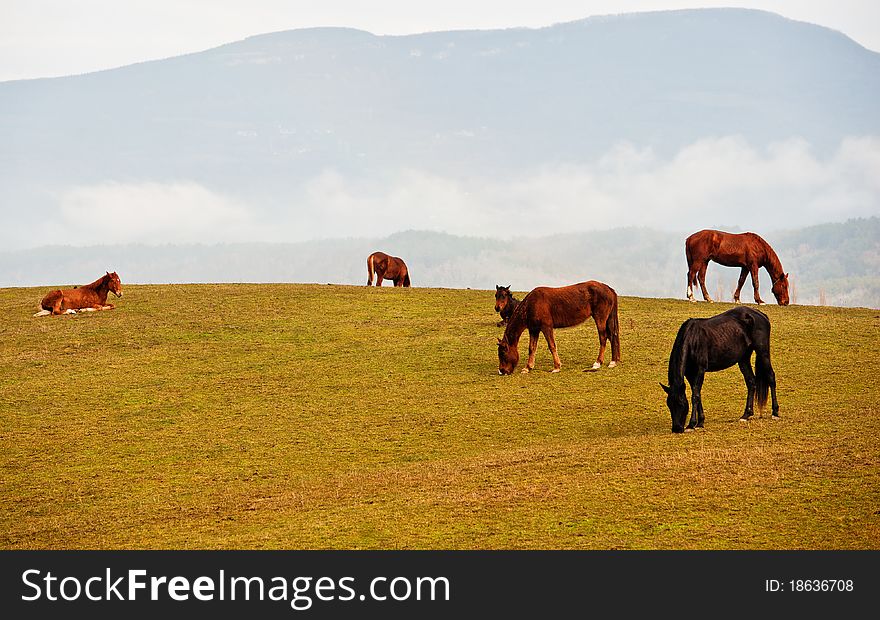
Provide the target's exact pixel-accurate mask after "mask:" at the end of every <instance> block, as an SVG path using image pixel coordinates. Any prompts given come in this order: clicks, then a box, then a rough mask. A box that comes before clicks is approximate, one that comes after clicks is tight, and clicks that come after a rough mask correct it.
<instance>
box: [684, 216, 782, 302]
mask: <svg viewBox="0 0 880 620" xmlns="http://www.w3.org/2000/svg"><path fill="white" fill-rule="evenodd" d="M684 250H685V255H686V256H687V262H688V274H687V297H688V299H690V300H691V301H696V299H694V286H696V284H697V281H698V279H699V283H700V288H701V289H702V291H703V299H705V300H706V301H710V302H711V301H712V298H711V297H709V293H708V292H707V291H706V267H707V266H708V265H709V261H710V260H713V261H715V262H716V263H718V264H720V265H724V266H725V267H740V268H741V271H740V274H739V284H737V286H736V291H735V292H734V293H733V301H734V302H735V303H739V292H740V291H741V290H742V287H743V284H745V281H746V276H748V275H749V274H751V276H752V286H754V288H755V302H756V303H759V304H763V303H764V302H763V301H762V300H761V295H760V294H759V293H758V269H760V268H761V267H763V268H764V269H766V270H767V273H769V274H770V278H771V279H772V280H773V295H774V296H775V297H776V301H777V302H778V303H779V305H780V306H787V305H788V274H787V273H785V272H784V271H783V269H782V263H781V262H779V257H778V256H776V252H774V251H773V248H771V247H770V244H769V243H767V242H766V241H764V240H763V239H762V238H761V237H759V236H758V235H756V234H755V233H750V232H746V233H740V234H734V233H727V232H722V231H720V230H701V231H700V232H697V233H694V234H692V235H691V236H690V237H688V238H687V240H686V241H685V245H684Z"/></svg>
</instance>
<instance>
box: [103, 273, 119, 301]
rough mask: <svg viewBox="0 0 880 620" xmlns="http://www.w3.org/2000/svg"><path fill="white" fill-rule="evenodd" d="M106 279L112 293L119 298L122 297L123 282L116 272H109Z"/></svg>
mask: <svg viewBox="0 0 880 620" xmlns="http://www.w3.org/2000/svg"><path fill="white" fill-rule="evenodd" d="M106 277H107V278H108V280H107V287H108V288H109V289H110V292H111V293H113V294H114V295H116V296H117V297H122V282H121V281H120V280H119V276H118V275H117V273H116V272H115V271H114V272H113V273H110V272H109V271H108V272H107V275H106Z"/></svg>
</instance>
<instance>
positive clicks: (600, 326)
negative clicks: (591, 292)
mask: <svg viewBox="0 0 880 620" xmlns="http://www.w3.org/2000/svg"><path fill="white" fill-rule="evenodd" d="M606 323H607V321H602V320H600V319H599V318H598V317H596V329H597V330H598V332H599V357H597V358H596V361H595V363H594V364H593V367H592V368H590V370H599V369H600V368H602V364H604V363H605V344H606V342H607V341H608V334H607V333H606V331H605V327H606Z"/></svg>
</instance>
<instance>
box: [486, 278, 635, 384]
mask: <svg viewBox="0 0 880 620" xmlns="http://www.w3.org/2000/svg"><path fill="white" fill-rule="evenodd" d="M591 316H592V317H593V320H594V321H596V330H597V331H598V332H599V357H598V358H597V359H596V363H595V364H593V367H592V368H591V369H590V370H598V369H599V368H601V367H602V364H603V362H604V361H605V343H606V341H607V339H609V338H610V339H611V363H610V364H608V367H609V368H613V367H614V366H616V365H617V364H618V363H619V362H620V333H619V332H620V328H619V324H618V320H617V293H615V292H614V289H612V288H611V287H610V286H608V285H607V284H602V283H601V282H596V281H595V280H590V281H589V282H581V283H580V284H572V285H571V286H563V287H560V288H549V287H546V286H539V287H538V288H536V289H533V290H532V291H531V292H530V293H529V294H528V295H526V296H525V297H524V298H523V300H522V301H521V302H520V304H519V306H517V308H516V310H515V311H514V313H513V315H512V316H511V317H510V319H509V320H508V322H507V328H506V329H505V330H504V336H503V337H502V338H499V339H498V374H499V375H509V374H512V373H513V371H514V370H515V369H516V365H517V364H518V363H519V339H520V336H522V333H523V332H524V331H525V330H527V329H528V330H529V361H528V363H527V364H526V367H525V368H524V369H523V371H522V372H529V371H530V370H532V369H533V368H534V367H535V350H536V349H537V348H538V334H544V338H546V339H547V346H548V347H549V348H550V353H552V354H553V370H551V371H550V372H559V370H560V369H561V368H562V362H560V361H559V355H558V354H557V353H556V339H555V338H554V337H553V330H554V329H555V328H558V327H574V326H575V325H580V324H581V323H583V322H584V321H586V320H587V319H588V318H590V317H591Z"/></svg>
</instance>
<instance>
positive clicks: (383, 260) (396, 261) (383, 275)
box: [367, 252, 410, 287]
mask: <svg viewBox="0 0 880 620" xmlns="http://www.w3.org/2000/svg"><path fill="white" fill-rule="evenodd" d="M374 271H375V272H376V286H382V280H383V279H384V280H393V281H394V286H405V287H409V285H410V282H409V269H407V267H406V263H404V262H403V259H402V258H397V257H396V256H389V255H388V254H385V253H384V252H373V253H372V254H370V255H369V256H368V257H367V286H372V285H373V272H374Z"/></svg>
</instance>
